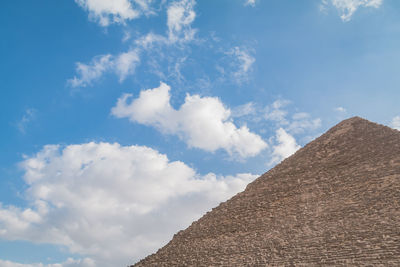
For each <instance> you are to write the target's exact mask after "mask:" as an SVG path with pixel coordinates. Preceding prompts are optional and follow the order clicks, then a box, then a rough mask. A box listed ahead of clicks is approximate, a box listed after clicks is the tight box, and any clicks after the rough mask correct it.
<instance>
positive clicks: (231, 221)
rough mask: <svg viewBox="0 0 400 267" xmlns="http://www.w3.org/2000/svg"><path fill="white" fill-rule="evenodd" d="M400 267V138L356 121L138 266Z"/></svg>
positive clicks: (291, 160)
mask: <svg viewBox="0 0 400 267" xmlns="http://www.w3.org/2000/svg"><path fill="white" fill-rule="evenodd" d="M266 265H268V266H278V265H279V266H282V265H284V266H291V265H293V266H320V265H326V266H332V265H339V266H340V265H346V266H348V265H350V266H353V265H369V266H400V132H399V131H397V130H393V129H391V128H388V127H385V126H382V125H378V124H375V123H372V122H369V121H367V120H364V119H361V118H358V117H354V118H351V119H348V120H345V121H343V122H341V123H339V124H338V125H336V126H335V127H333V128H332V129H330V130H329V131H328V132H327V133H325V134H324V135H322V136H321V137H319V138H317V139H316V140H314V141H313V142H311V143H309V144H308V145H306V146H305V147H304V148H302V149H300V150H299V151H298V152H296V153H295V154H294V155H293V156H291V157H289V158H288V159H286V160H284V161H283V162H282V163H280V164H279V165H277V166H276V167H275V168H273V169H272V170H270V171H269V172H267V173H265V174H264V175H262V176H261V177H259V178H258V179H256V180H255V181H254V182H252V183H251V184H249V185H248V186H247V188H246V190H245V191H243V192H242V193H239V194H237V195H236V196H234V197H233V198H231V199H230V200H228V201H226V202H224V203H221V204H220V205H219V206H218V207H216V208H214V209H213V210H212V211H210V212H208V213H207V214H205V215H204V216H203V217H202V218H201V219H199V220H198V221H196V222H194V223H193V224H192V225H191V226H190V227H188V228H187V229H186V230H184V231H180V232H178V233H177V234H176V235H175V236H174V237H173V239H172V240H171V241H170V242H169V243H168V244H167V245H166V246H164V247H163V248H161V249H160V250H158V252H157V253H155V254H153V255H150V256H148V257H146V258H145V259H143V260H142V261H140V262H138V263H137V264H136V265H134V266H266Z"/></svg>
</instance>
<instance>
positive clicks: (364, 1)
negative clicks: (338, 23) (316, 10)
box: [321, 0, 383, 21]
mask: <svg viewBox="0 0 400 267" xmlns="http://www.w3.org/2000/svg"><path fill="white" fill-rule="evenodd" d="M329 3H331V4H332V6H334V7H335V8H336V9H337V10H338V11H339V13H340V18H341V19H342V20H343V21H350V20H351V17H352V16H353V14H354V13H355V12H356V11H357V9H359V8H361V7H372V8H379V7H380V6H381V5H382V3H383V0H330V1H328V0H322V4H321V10H324V9H326V7H327V6H328V5H329Z"/></svg>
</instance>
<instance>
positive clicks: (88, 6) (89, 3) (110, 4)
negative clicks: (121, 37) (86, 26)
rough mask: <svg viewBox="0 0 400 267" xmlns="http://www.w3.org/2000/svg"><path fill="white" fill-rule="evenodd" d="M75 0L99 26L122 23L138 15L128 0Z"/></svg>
mask: <svg viewBox="0 0 400 267" xmlns="http://www.w3.org/2000/svg"><path fill="white" fill-rule="evenodd" d="M75 2H76V3H77V4H78V5H80V6H81V7H82V8H83V9H85V10H86V11H87V12H89V18H90V19H92V20H94V21H97V22H98V23H99V24H100V25H101V26H108V25H109V24H110V23H124V22H125V21H126V20H131V19H134V18H137V17H139V15H140V13H139V12H138V11H137V10H134V9H133V7H132V3H131V1H129V0H112V1H110V0H75Z"/></svg>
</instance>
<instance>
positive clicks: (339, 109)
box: [334, 107, 347, 113]
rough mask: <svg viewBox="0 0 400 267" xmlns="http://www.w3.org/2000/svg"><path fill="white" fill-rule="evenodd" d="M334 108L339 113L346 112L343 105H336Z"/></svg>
mask: <svg viewBox="0 0 400 267" xmlns="http://www.w3.org/2000/svg"><path fill="white" fill-rule="evenodd" d="M334 110H335V111H336V112H339V113H346V112H347V110H346V109H345V108H344V107H336V108H334Z"/></svg>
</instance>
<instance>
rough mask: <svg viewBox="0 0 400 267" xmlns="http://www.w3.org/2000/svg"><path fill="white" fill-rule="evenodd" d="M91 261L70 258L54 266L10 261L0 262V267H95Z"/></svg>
mask: <svg viewBox="0 0 400 267" xmlns="http://www.w3.org/2000/svg"><path fill="white" fill-rule="evenodd" d="M95 266H96V265H95V264H94V262H93V260H91V259H89V258H85V259H83V260H74V259H72V258H69V259H67V260H66V261H65V262H63V263H55V264H43V263H34V264H23V263H17V262H12V261H5V260H0V267H95Z"/></svg>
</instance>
